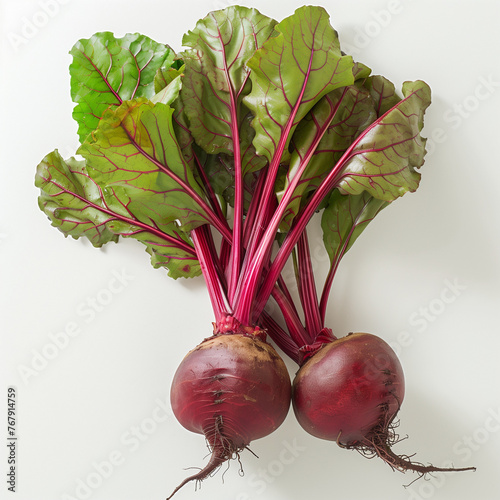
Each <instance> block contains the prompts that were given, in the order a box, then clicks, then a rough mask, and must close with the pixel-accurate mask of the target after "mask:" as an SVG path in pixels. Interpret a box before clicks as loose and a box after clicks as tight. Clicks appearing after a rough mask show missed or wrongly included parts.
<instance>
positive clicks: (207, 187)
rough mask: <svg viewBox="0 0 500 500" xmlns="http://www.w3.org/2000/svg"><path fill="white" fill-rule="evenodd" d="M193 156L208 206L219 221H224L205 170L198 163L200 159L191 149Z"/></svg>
mask: <svg viewBox="0 0 500 500" xmlns="http://www.w3.org/2000/svg"><path fill="white" fill-rule="evenodd" d="M193 156H194V159H195V165H196V170H197V172H198V174H199V176H200V177H201V180H202V181H203V187H204V188H205V192H206V193H207V197H208V200H209V202H210V205H211V207H212V209H213V211H214V212H215V213H216V214H217V216H218V217H219V218H220V219H221V220H225V219H226V218H225V217H224V214H223V213H222V209H221V207H220V204H219V201H218V200H217V195H216V194H215V192H214V190H213V188H212V185H211V184H210V181H209V180H208V177H207V173H206V172H205V169H204V168H203V165H202V164H201V162H200V159H199V158H198V155H197V154H196V153H195V151H194V149H193Z"/></svg>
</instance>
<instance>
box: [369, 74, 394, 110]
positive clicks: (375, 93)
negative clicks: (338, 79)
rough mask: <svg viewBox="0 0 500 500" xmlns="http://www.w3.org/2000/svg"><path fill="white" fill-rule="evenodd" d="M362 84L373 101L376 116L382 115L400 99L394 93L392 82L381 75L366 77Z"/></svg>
mask: <svg viewBox="0 0 500 500" xmlns="http://www.w3.org/2000/svg"><path fill="white" fill-rule="evenodd" d="M363 85H364V87H365V88H366V89H368V91H369V92H370V95H371V96H372V99H373V101H374V102H375V109H376V111H377V116H382V115H383V114H384V113H386V112H387V111H389V109H391V108H392V107H393V106H395V105H396V104H397V103H398V102H399V101H400V100H401V98H400V97H399V96H398V95H397V93H396V89H395V87H394V84H393V83H392V82H391V81H389V80H388V79H387V78H385V77H383V76H381V75H373V76H370V77H368V78H367V79H366V80H365V81H364V83H363Z"/></svg>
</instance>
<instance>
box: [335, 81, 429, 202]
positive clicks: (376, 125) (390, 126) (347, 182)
mask: <svg viewBox="0 0 500 500" xmlns="http://www.w3.org/2000/svg"><path fill="white" fill-rule="evenodd" d="M403 96H404V98H403V99H402V100H401V101H399V102H398V103H397V104H396V105H395V106H394V107H393V108H391V109H390V110H389V111H387V112H386V113H385V114H383V115H382V116H381V117H380V118H378V119H377V120H376V121H374V122H373V123H372V124H371V125H370V126H369V127H368V128H367V129H366V130H365V131H364V132H363V133H362V134H361V135H360V136H359V137H358V139H357V140H356V141H355V142H354V144H353V146H352V148H350V150H348V152H346V157H345V159H344V161H343V162H342V164H341V165H340V166H341V172H339V177H338V181H337V183H336V185H337V187H338V188H339V189H340V191H341V192H342V193H349V194H360V193H361V192H362V191H365V190H366V191H368V192H369V193H370V194H371V195H372V196H373V197H375V198H378V199H380V200H385V201H392V200H394V199H396V198H397V197H399V196H402V195H403V194H405V193H406V192H408V191H410V192H412V191H415V190H416V189H417V187H418V184H419V181H420V174H419V173H418V172H417V171H416V169H417V168H419V167H420V166H421V165H422V164H423V163H424V156H425V152H426V151H425V142H426V140H425V139H424V138H422V136H421V135H420V131H421V130H422V127H423V119H424V112H425V110H426V108H427V107H428V106H429V104H430V102H431V92H430V88H429V86H428V85H427V84H426V83H425V82H422V81H415V82H405V83H404V84H403Z"/></svg>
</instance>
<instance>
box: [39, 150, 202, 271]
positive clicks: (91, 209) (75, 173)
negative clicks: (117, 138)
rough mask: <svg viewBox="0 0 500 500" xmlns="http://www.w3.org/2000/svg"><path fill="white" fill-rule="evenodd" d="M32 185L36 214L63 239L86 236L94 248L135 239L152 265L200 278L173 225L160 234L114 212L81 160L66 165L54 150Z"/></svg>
mask: <svg viewBox="0 0 500 500" xmlns="http://www.w3.org/2000/svg"><path fill="white" fill-rule="evenodd" d="M35 185H36V186H37V187H38V188H40V191H41V192H40V196H39V198H38V203H39V206H40V209H41V210H42V211H43V212H44V213H45V214H46V215H47V216H48V217H49V219H50V220H51V222H52V225H53V226H55V227H57V228H58V229H59V230H60V231H61V232H62V233H63V234H64V235H65V236H71V237H73V238H74V239H78V238H81V237H86V238H87V239H88V240H89V241H90V242H91V243H92V245H94V246H95V247H101V246H102V245H104V244H105V243H108V242H110V241H114V242H117V241H118V239H119V237H120V236H122V237H125V238H134V239H136V240H138V241H140V242H141V243H143V244H144V245H146V250H147V251H148V252H149V253H150V255H151V263H152V264H153V266H154V267H156V268H158V267H164V268H166V269H168V273H169V275H170V276H171V277H173V278H178V277H181V276H182V277H193V276H197V275H198V274H200V273H201V269H200V266H199V262H198V260H197V258H196V255H195V251H194V248H193V247H192V243H191V242H190V240H189V239H188V238H187V237H186V236H185V235H184V234H183V233H182V232H181V231H179V228H178V226H177V224H176V223H175V222H171V223H170V224H168V225H164V226H163V228H162V230H159V229H158V228H157V227H155V226H154V225H148V224H145V223H142V222H141V221H139V220H138V219H137V218H136V217H135V215H134V214H133V213H132V212H131V211H122V213H117V212H114V211H113V210H112V209H110V207H109V204H108V203H107V202H106V201H105V200H104V196H103V190H102V189H101V187H100V186H99V185H97V184H96V183H95V182H94V180H93V179H92V178H91V177H90V175H89V173H88V170H87V166H86V162H85V161H78V160H75V159H74V158H70V159H69V160H67V161H65V160H64V159H63V158H62V157H61V155H60V154H59V153H58V152H57V151H54V152H52V153H50V154H48V155H47V156H46V157H45V158H44V159H43V160H42V161H41V163H40V164H39V165H38V168H37V173H36V177H35Z"/></svg>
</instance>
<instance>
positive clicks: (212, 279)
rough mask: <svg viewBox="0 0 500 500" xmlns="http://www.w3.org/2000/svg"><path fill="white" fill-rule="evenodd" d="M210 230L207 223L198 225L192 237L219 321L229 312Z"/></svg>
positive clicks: (192, 232) (216, 318) (216, 317)
mask: <svg viewBox="0 0 500 500" xmlns="http://www.w3.org/2000/svg"><path fill="white" fill-rule="evenodd" d="M208 231H209V228H208V227H207V226H206V225H203V226H200V227H197V228H196V229H193V230H192V231H191V239H192V240H193V243H194V248H195V250H196V254H197V255H198V260H199V261H200V266H201V271H202V273H203V277H204V278H205V282H206V285H207V289H208V295H209V297H210V301H211V302H212V308H213V311H214V315H215V321H216V323H219V322H220V321H221V320H222V319H223V318H224V317H225V315H226V313H227V312H228V305H227V297H226V294H225V292H224V287H223V285H222V282H221V279H220V277H219V274H218V270H217V266H216V264H215V263H216V262H217V260H218V259H217V256H216V255H214V253H213V248H214V247H213V245H211V244H210V236H209V235H208Z"/></svg>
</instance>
